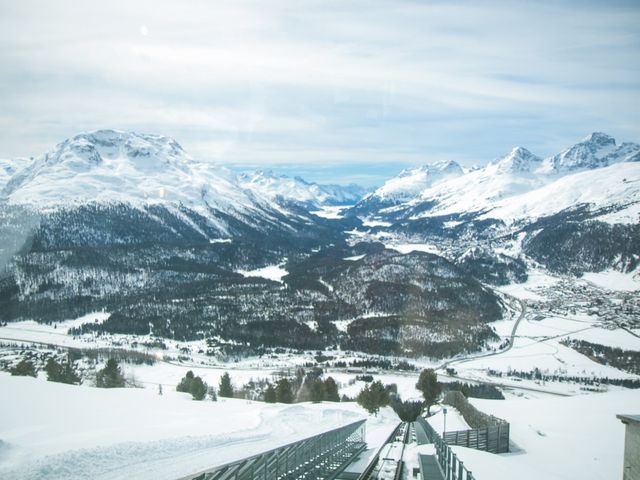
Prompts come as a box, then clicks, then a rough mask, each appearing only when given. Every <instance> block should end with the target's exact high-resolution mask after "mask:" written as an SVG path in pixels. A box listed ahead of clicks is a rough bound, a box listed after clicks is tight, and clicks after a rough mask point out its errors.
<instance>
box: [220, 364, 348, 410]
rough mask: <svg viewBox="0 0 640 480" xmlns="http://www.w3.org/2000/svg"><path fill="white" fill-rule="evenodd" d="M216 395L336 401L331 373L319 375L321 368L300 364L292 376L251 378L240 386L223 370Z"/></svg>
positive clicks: (338, 397) (261, 398) (335, 391)
mask: <svg viewBox="0 0 640 480" xmlns="http://www.w3.org/2000/svg"><path fill="white" fill-rule="evenodd" d="M218 395H219V396H220V397H228V398H232V397H238V398H253V399H259V400H262V401H264V402H267V403H297V402H323V401H326V402H339V401H340V396H339V394H338V384H337V383H336V382H335V380H334V379H333V378H332V377H327V378H326V379H323V378H322V370H319V369H313V370H311V371H309V372H308V373H305V371H304V369H302V368H299V369H298V370H297V371H296V373H295V376H293V377H286V376H283V377H282V378H280V379H278V380H277V381H276V382H275V383H272V382H269V381H258V382H254V381H250V382H249V383H248V384H246V385H245V386H244V387H242V388H240V389H234V387H233V384H232V382H231V377H230V376H229V373H228V372H225V373H224V374H223V375H222V377H221V378H220V383H219V388H218Z"/></svg>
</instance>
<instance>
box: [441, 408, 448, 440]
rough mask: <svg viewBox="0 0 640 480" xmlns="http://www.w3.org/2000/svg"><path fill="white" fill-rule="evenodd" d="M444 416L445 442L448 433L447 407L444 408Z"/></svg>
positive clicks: (443, 432)
mask: <svg viewBox="0 0 640 480" xmlns="http://www.w3.org/2000/svg"><path fill="white" fill-rule="evenodd" d="M442 414H443V415H444V428H443V430H442V440H444V434H445V433H447V407H442Z"/></svg>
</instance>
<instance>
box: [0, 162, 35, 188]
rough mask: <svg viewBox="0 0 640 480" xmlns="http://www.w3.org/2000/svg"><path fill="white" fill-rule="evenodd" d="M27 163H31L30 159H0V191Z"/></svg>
mask: <svg viewBox="0 0 640 480" xmlns="http://www.w3.org/2000/svg"><path fill="white" fill-rule="evenodd" d="M29 163H31V159H28V158H16V159H11V160H9V159H0V191H2V189H3V188H4V186H5V185H6V184H7V182H8V181H9V179H10V178H11V177H12V176H13V175H15V174H16V172H18V171H20V170H22V169H23V168H24V167H26V166H27V165H28V164H29Z"/></svg>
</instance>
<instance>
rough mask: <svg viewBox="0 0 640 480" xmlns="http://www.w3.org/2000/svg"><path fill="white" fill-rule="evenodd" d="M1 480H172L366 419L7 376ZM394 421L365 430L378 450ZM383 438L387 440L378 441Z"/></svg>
mask: <svg viewBox="0 0 640 480" xmlns="http://www.w3.org/2000/svg"><path fill="white" fill-rule="evenodd" d="M0 390H1V391H2V392H3V397H2V408H1V409H0V438H2V442H0V459H1V462H0V477H1V478H3V479H7V480H10V479H11V480H13V479H16V480H17V479H21V480H26V479H39V480H44V479H65V480H71V479H86V478H92V479H101V480H107V479H110V480H115V479H131V478H136V479H154V480H161V479H166V480H174V479H175V478H180V477H182V476H186V475H189V474H191V473H195V472H198V471H200V470H204V469H206V468H210V467H214V466H216V465H221V464H224V463H227V462H230V461H235V460H238V459H241V458H245V457H247V456H250V455H254V454H257V453H260V452H263V451H266V450H270V449H272V448H275V447H277V446H280V445H285V444H288V443H290V442H293V441H297V440H300V439H303V438H305V437H307V436H310V435H315V434H318V433H321V432H324V431H327V430H330V429H332V428H337V427H339V426H342V425H345V424H347V423H351V422H354V421H357V420H360V419H363V418H366V413H365V412H364V411H363V410H362V409H361V408H360V407H359V406H357V405H356V404H355V403H351V404H347V405H342V404H330V403H322V404H297V405H283V404H275V405H270V404H265V403H262V402H253V403H252V402H247V401H246V400H232V399H224V400H221V401H219V402H215V403H213V402H209V401H202V402H194V401H193V400H191V397H190V396H189V395H188V394H181V393H177V392H175V391H174V390H172V389H170V388H166V389H165V391H164V395H162V396H160V395H158V393H157V390H156V389H155V388H153V389H108V390H107V389H97V388H91V387H83V386H71V385H63V384H56V383H51V382H46V381H43V380H38V379H33V378H29V377H11V376H10V375H9V374H7V373H5V372H0ZM397 421H398V420H397V417H396V416H395V414H393V412H392V411H390V409H385V410H384V411H383V412H382V414H381V416H380V417H379V418H378V419H372V421H371V422H368V425H367V439H368V441H370V442H371V446H372V447H375V446H376V442H380V441H381V440H382V438H384V437H385V436H387V435H388V434H389V432H390V431H391V429H392V428H393V426H395V425H397ZM380 433H381V435H380Z"/></svg>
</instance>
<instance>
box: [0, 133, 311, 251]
mask: <svg viewBox="0 0 640 480" xmlns="http://www.w3.org/2000/svg"><path fill="white" fill-rule="evenodd" d="M7 164H8V165H9V166H10V168H13V171H12V172H11V173H12V175H11V176H10V178H9V179H8V181H6V183H5V185H4V188H2V190H1V191H0V202H1V203H4V204H5V205H6V206H7V207H17V206H20V207H25V208H28V209H29V210H30V211H35V212H37V213H38V215H41V214H46V215H48V216H47V217H46V218H45V217H43V219H44V224H46V225H47V227H45V228H44V232H46V234H43V235H42V237H43V238H46V239H47V242H48V243H47V245H48V246H49V247H51V246H53V245H59V246H63V245H68V244H73V245H76V244H83V243H86V242H90V243H91V242H94V243H95V242H108V243H127V244H129V243H132V242H133V243H136V242H146V241H149V240H151V239H156V240H163V241H169V239H170V238H171V237H172V236H173V237H175V238H181V239H182V240H186V239H189V241H205V242H206V241H213V240H215V239H219V238H229V237H234V236H241V235H245V236H247V235H248V236H251V235H253V234H256V233H259V232H262V233H267V232H271V233H273V232H282V233H285V232H286V234H287V235H290V234H291V233H293V232H300V231H302V230H304V231H305V232H308V231H310V230H312V229H309V228H308V227H309V222H311V220H310V219H309V218H307V217H306V216H305V215H304V213H300V212H296V213H293V212H292V211H290V210H288V209H286V208H283V207H282V206H280V205H278V204H275V203H274V202H273V201H272V200H271V199H270V198H267V197H264V196H262V195H261V194H260V193H258V192H256V191H254V190H250V189H246V188H244V186H243V185H242V184H241V182H240V180H239V179H238V177H237V176H236V175H235V174H234V173H233V172H231V171H230V170H228V169H226V168H224V167H221V166H218V165H214V164H212V163H209V162H204V161H198V160H196V159H194V158H192V157H190V156H189V155H188V154H187V153H186V152H185V151H184V150H183V149H182V147H181V146H180V145H179V144H178V143H177V142H176V141H175V140H173V139H171V138H168V137H165V136H162V135H147V134H139V133H133V132H123V131H117V130H98V131H95V132H89V133H81V134H78V135H76V136H74V137H72V138H70V139H68V140H65V141H63V142H62V143H60V144H58V145H57V146H56V147H55V148H54V149H53V150H51V151H50V152H47V153H45V154H43V155H41V156H39V157H37V158H35V159H33V160H32V161H30V162H29V163H28V165H26V166H24V167H23V168H20V169H16V168H14V167H13V165H14V163H13V162H8V163H7ZM4 170H5V171H8V169H4ZM7 176H8V175H7ZM1 203H0V204H1ZM61 217H65V218H66V221H62V220H61ZM65 222H66V223H65ZM114 224H117V225H119V228H117V229H116V228H113V225H114ZM70 225H74V227H75V228H76V231H73V229H72V228H71V227H70ZM249 232H252V233H249ZM89 239H93V240H91V241H90V240H89Z"/></svg>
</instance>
